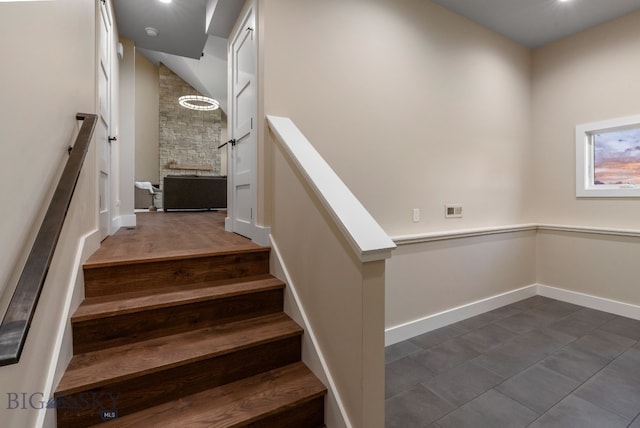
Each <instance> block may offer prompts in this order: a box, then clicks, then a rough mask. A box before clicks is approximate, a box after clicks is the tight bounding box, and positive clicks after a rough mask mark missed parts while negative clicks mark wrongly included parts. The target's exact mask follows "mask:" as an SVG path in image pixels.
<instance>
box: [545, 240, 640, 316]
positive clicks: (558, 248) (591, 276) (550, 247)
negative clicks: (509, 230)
mask: <svg viewBox="0 0 640 428" xmlns="http://www.w3.org/2000/svg"><path fill="white" fill-rule="evenodd" d="M537 242H538V246H537V273H538V283H540V284H543V285H548V286H552V287H557V288H562V289H565V290H570V291H575V292H578V293H584V294H588V295H591V296H596V297H601V298H605V299H611V300H616V301H619V302H624V303H629V304H632V305H637V306H640V290H639V289H638V278H640V264H638V259H639V258H640V245H639V244H640V242H639V240H638V238H637V237H636V238H633V237H620V236H606V235H595V234H586V233H569V232H552V231H541V232H538V237H537Z"/></svg>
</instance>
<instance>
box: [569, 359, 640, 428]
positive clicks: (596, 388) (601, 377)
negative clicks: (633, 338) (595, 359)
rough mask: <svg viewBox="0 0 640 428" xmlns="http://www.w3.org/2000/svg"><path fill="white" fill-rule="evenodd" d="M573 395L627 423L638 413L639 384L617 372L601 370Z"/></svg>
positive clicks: (639, 406) (626, 375)
mask: <svg viewBox="0 0 640 428" xmlns="http://www.w3.org/2000/svg"><path fill="white" fill-rule="evenodd" d="M574 394H575V395H576V396H578V397H580V398H582V399H584V400H587V401H589V402H590V403H593V404H595V405H596V406H599V407H602V408H603V409H606V410H609V411H610V412H614V413H616V414H618V415H621V416H623V417H625V418H627V419H629V421H631V420H632V419H634V418H635V417H636V416H637V415H638V413H640V382H638V381H637V380H636V379H634V378H633V377H631V376H629V375H628V374H627V373H621V372H618V371H617V370H612V369H609V368H606V369H603V370H602V371H600V372H599V373H597V374H596V375H595V376H593V377H592V378H591V379H589V380H588V381H586V382H585V383H584V384H583V385H582V386H581V387H580V388H578V389H577V390H576V391H575V392H574Z"/></svg>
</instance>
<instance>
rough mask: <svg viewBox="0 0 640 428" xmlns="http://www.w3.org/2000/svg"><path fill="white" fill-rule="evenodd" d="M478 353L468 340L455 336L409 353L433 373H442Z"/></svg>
mask: <svg viewBox="0 0 640 428" xmlns="http://www.w3.org/2000/svg"><path fill="white" fill-rule="evenodd" d="M478 355H480V354H479V353H478V352H477V351H476V350H475V349H473V347H472V346H471V345H469V343H468V342H466V341H464V340H462V339H459V338H455V339H451V340H449V341H447V342H444V343H442V344H440V345H438V346H434V347H433V348H429V349H427V350H425V351H421V352H416V353H415V354H411V356H410V357H409V358H412V359H414V360H415V361H417V362H419V363H420V364H422V365H423V366H425V367H427V369H429V370H430V371H432V372H434V373H442V372H444V371H446V370H449V369H452V368H454V367H456V366H459V365H460V364H463V363H466V362H467V361H469V360H471V359H473V358H475V357H477V356H478Z"/></svg>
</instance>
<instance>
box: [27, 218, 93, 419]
mask: <svg viewBox="0 0 640 428" xmlns="http://www.w3.org/2000/svg"><path fill="white" fill-rule="evenodd" d="M99 247H100V231H99V230H98V229H96V230H93V231H91V232H89V233H87V234H86V235H84V236H82V237H81V238H80V240H79V242H78V248H77V250H76V255H75V257H74V259H73V269H72V270H71V276H70V278H69V283H68V284H67V287H66V295H65V297H64V307H63V308H62V317H61V320H62V322H60V324H59V325H58V326H57V330H55V336H56V339H55V344H54V348H53V353H52V358H51V359H50V361H49V368H48V369H47V379H46V382H45V390H44V391H42V393H43V396H44V398H43V400H49V399H50V398H52V397H53V391H54V389H55V387H56V385H54V383H55V382H57V381H58V374H60V375H61V374H62V373H61V372H60V373H57V370H58V369H59V368H60V367H59V362H60V358H61V356H62V347H63V342H64V340H65V332H66V330H67V326H69V325H70V324H69V319H70V318H71V303H72V301H73V296H74V292H75V291H76V287H77V285H78V281H79V280H81V281H80V283H82V284H84V279H83V278H82V263H83V261H84V260H86V259H87V258H88V257H89V256H90V255H91V254H93V253H94V252H95V251H96V250H97V249H98V248H99ZM69 331H70V330H69ZM67 339H68V340H69V344H70V345H71V338H70V337H69V338H67ZM71 353H73V351H72V350H71ZM70 357H71V355H69V358H70ZM65 368H66V364H65V367H61V368H60V369H61V370H62V371H64V369H65ZM55 426H56V411H55V409H42V410H40V411H39V412H38V417H37V419H36V427H55Z"/></svg>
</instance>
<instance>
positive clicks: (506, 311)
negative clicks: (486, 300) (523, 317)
mask: <svg viewBox="0 0 640 428" xmlns="http://www.w3.org/2000/svg"><path fill="white" fill-rule="evenodd" d="M520 312H522V309H518V308H514V307H512V306H511V305H506V306H503V307H501V308H498V309H494V310H492V311H489V312H487V313H489V314H494V315H496V316H497V317H498V319H502V318H507V317H510V316H511V315H515V314H517V313H520Z"/></svg>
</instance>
